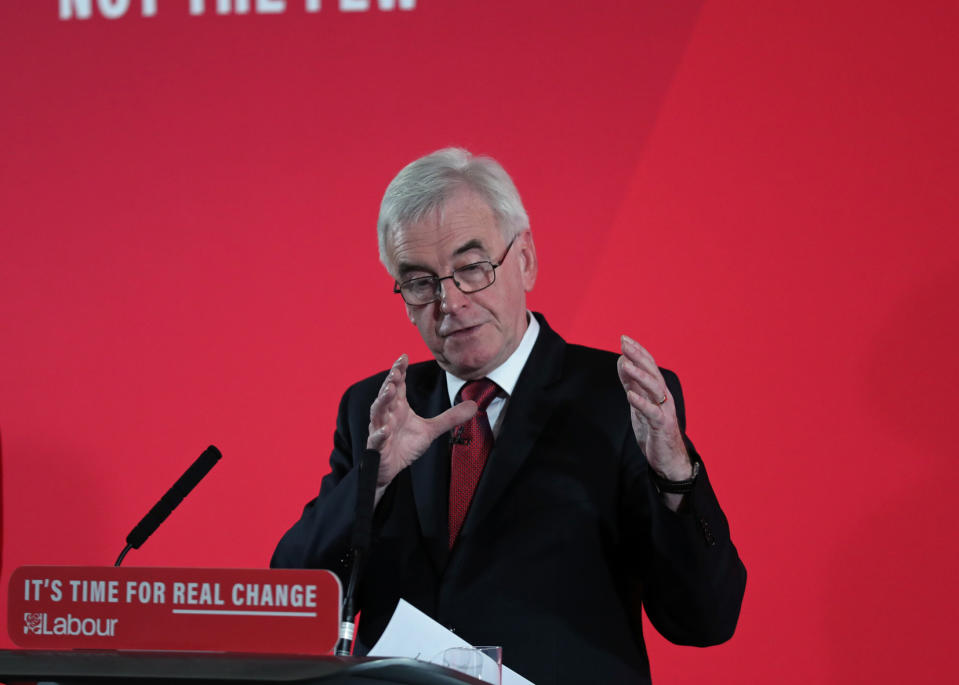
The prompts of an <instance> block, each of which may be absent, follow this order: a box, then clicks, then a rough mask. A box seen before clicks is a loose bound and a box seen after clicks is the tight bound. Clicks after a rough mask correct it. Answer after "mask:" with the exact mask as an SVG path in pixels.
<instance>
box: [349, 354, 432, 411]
mask: <svg viewBox="0 0 959 685" xmlns="http://www.w3.org/2000/svg"><path fill="white" fill-rule="evenodd" d="M389 371H390V370H389V369H384V370H382V371H379V372H377V373H375V374H373V375H372V376H368V377H366V378H364V379H363V380H360V381H356V382H355V383H353V384H352V385H351V386H350V387H348V388H347V389H346V392H344V393H343V400H342V401H343V402H345V403H349V402H350V401H351V400H352V399H353V398H356V399H359V400H362V401H364V402H367V407H369V402H372V400H373V398H375V397H376V394H377V393H378V392H379V391H380V387H381V386H382V385H383V381H384V380H385V379H386V374H387V373H389ZM437 373H442V371H441V370H440V368H439V365H438V364H437V363H436V362H435V361H426V362H417V363H415V364H410V365H409V366H408V367H407V369H406V379H407V381H406V382H407V385H410V384H414V383H421V382H424V381H427V380H430V379H432V378H435V377H436V375H437Z"/></svg>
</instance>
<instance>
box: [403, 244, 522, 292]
mask: <svg viewBox="0 0 959 685" xmlns="http://www.w3.org/2000/svg"><path fill="white" fill-rule="evenodd" d="M518 237H519V236H515V237H514V238H513V239H512V240H511V241H509V245H507V246H506V249H505V250H504V251H503V256H502V257H500V260H499V263H496V262H494V261H493V260H491V259H481V260H479V261H478V262H470V263H469V264H464V265H463V266H460V267H457V268H455V269H453V270H452V271H451V272H450V275H449V276H417V277H416V278H410V279H408V280H405V281H403V282H402V283H400V282H399V281H393V292H394V293H396V294H398V295H399V296H400V297H402V298H403V302H406V297H404V295H403V286H404V285H406V284H407V283H412V282H413V281H418V280H420V279H426V278H428V279H433V280H434V281H435V283H434V287H433V299H432V300H430V301H429V302H417V303H415V304H414V303H411V302H406V304H407V305H409V306H410V307H425V306H426V305H428V304H433V303H434V302H438V301H439V300H441V299H443V295H442V292H443V287H442V286H441V285H440V284H441V283H442V282H443V281H446V280H451V281H453V285H455V286H456V289H457V290H459V291H460V292H461V293H463V294H464V295H472V294H473V293H478V292H482V291H484V290H486V289H487V288H489V287H490V286H491V285H493V284H494V283H496V270H497V269H498V268H500V267H501V266H503V262H505V261H506V256H507V255H508V254H509V251H510V248H512V247H513V243H515V242H516V238H518ZM477 264H489V265H490V266H491V267H492V268H493V270H492V271H491V273H492V275H493V278H492V280H491V281H490V282H489V283H487V284H486V285H484V286H483V287H482V288H477V289H476V290H470V291H466V290H463V287H462V286H461V285H460V283H459V281H457V280H456V272H457V271H461V270H463V269H469V268H470V267H473V266H476V265H477Z"/></svg>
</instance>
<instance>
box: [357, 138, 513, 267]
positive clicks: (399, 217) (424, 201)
mask: <svg viewBox="0 0 959 685" xmlns="http://www.w3.org/2000/svg"><path fill="white" fill-rule="evenodd" d="M463 188H466V189H468V190H471V191H472V192H474V193H476V194H477V195H479V196H480V197H481V198H482V199H483V200H484V201H485V202H486V204H487V205H488V206H489V208H490V209H491V210H492V212H493V216H494V217H495V218H496V222H497V224H498V225H499V229H500V231H502V232H503V238H504V239H505V240H506V242H507V243H508V242H509V241H511V240H512V239H513V238H515V237H516V236H518V235H519V234H520V233H522V232H523V231H525V230H528V229H529V217H528V216H527V215H526V209H525V208H524V207H523V201H522V200H521V199H520V197H519V192H518V191H517V190H516V186H515V185H514V184H513V179H511V178H510V177H509V174H507V173H506V169H504V168H503V167H502V166H501V165H500V163H499V162H497V161H496V160H495V159H493V158H492V157H474V156H473V155H472V154H470V153H469V152H468V151H467V150H464V149H462V148H456V147H448V148H444V149H442V150H437V151H436V152H434V153H432V154H429V155H426V156H425V157H420V158H419V159H417V160H415V161H413V162H411V163H410V164H408V165H406V166H405V167H404V168H403V169H402V170H401V171H400V173H398V174H397V175H396V178H394V179H393V180H392V181H390V184H389V186H387V188H386V193H385V194H384V195H383V202H382V203H380V216H379V219H378V220H377V222H376V235H377V239H378V241H379V246H380V261H381V262H383V266H385V267H386V270H387V271H389V272H390V273H391V274H393V268H392V267H393V265H392V264H391V263H390V258H389V253H388V245H387V243H388V242H389V238H390V236H392V235H393V232H394V231H396V230H397V229H398V228H405V227H407V226H410V225H411V224H415V223H417V222H419V221H422V220H423V219H424V218H426V217H427V216H428V215H429V214H431V213H432V212H436V211H441V210H442V208H443V205H444V204H445V203H446V202H447V201H448V200H449V199H450V198H451V197H452V196H453V194H454V193H455V192H456V191H458V190H460V189H463ZM394 275H395V274H394Z"/></svg>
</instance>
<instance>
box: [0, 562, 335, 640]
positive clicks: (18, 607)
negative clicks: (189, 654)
mask: <svg viewBox="0 0 959 685" xmlns="http://www.w3.org/2000/svg"><path fill="white" fill-rule="evenodd" d="M340 596H341V588H340V581H339V579H338V578H337V577H336V576H335V575H333V574H332V573H330V572H329V571H315V570H287V569H275V570H271V569H208V568H132V567H131V568H114V567H112V566H107V567H104V566H21V567H20V568H18V569H17V570H16V571H14V572H13V575H12V576H11V578H10V585H9V598H8V603H7V607H8V611H7V630H8V631H9V633H10V637H11V638H12V639H13V641H14V642H15V643H16V644H18V645H19V646H21V647H33V648H43V649H158V650H208V651H230V652H266V653H294V654H328V653H330V652H331V651H332V650H333V648H334V646H335V645H336V640H337V631H338V627H339V621H340Z"/></svg>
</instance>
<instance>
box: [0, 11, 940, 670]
mask: <svg viewBox="0 0 959 685" xmlns="http://www.w3.org/2000/svg"><path fill="white" fill-rule="evenodd" d="M67 4H70V5H71V6H72V5H73V4H74V3H73V2H70V3H67ZM123 4H124V3H123V2H119V1H117V0H113V1H112V2H105V3H103V5H104V6H108V7H109V6H114V7H120V6H122V5H123ZM148 4H149V3H148ZM157 4H158V8H157V12H156V14H155V15H154V16H148V17H144V16H142V14H141V2H140V0H133V1H132V2H131V3H130V9H129V10H128V11H127V12H126V13H125V14H124V15H123V16H121V17H119V18H117V19H112V20H110V19H106V18H104V17H103V16H102V13H101V12H100V11H99V9H98V4H97V1H96V0H94V1H93V3H92V9H93V12H92V16H91V18H89V19H77V18H73V19H61V18H60V16H59V11H58V7H59V0H43V2H37V1H35V0H6V1H5V2H4V3H3V4H2V5H0V32H2V36H3V40H2V41H0V98H2V105H3V106H2V108H0V143H2V151H0V331H2V335H0V430H2V438H3V462H4V463H3V498H4V501H3V517H4V518H3V581H2V582H3V586H4V588H5V587H6V579H7V577H8V575H9V573H10V571H11V570H12V569H13V568H15V567H16V566H18V565H20V564H25V563H66V562H70V563H85V564H101V563H102V564H109V563H112V561H113V559H114V558H115V556H116V554H117V553H118V552H119V550H120V548H121V547H122V545H123V538H124V536H125V535H126V533H127V532H128V531H129V530H130V528H131V527H132V526H133V524H134V523H135V522H136V521H137V520H138V518H139V517H140V516H141V515H142V514H143V513H144V512H145V511H146V510H147V509H148V508H149V507H150V506H151V505H152V504H153V503H154V502H155V501H156V499H157V498H158V497H159V495H160V494H162V492H163V491H164V490H165V489H166V487H168V485H169V484H170V483H172V481H173V480H174V479H175V478H176V477H177V476H178V475H179V474H180V472H181V471H182V470H183V469H184V468H185V467H186V466H187V465H188V464H189V463H190V462H191V461H192V459H193V458H194V457H195V456H196V455H198V454H199V453H200V451H202V449H203V448H204V447H206V445H207V444H209V443H211V442H213V443H215V444H217V445H218V446H219V447H220V448H221V449H222V450H223V452H224V455H225V458H224V460H223V461H222V462H221V464H220V465H218V466H217V467H216V469H214V471H213V473H212V474H211V475H210V477H209V478H208V479H207V480H206V481H204V482H203V483H202V484H201V485H200V486H199V488H198V489H197V491H196V492H195V493H194V494H193V496H191V497H190V498H189V499H188V500H187V501H186V502H185V503H184V505H183V506H182V507H181V508H180V509H179V510H178V511H177V512H175V513H174V514H173V516H172V517H171V518H170V519H169V520H168V521H167V523H166V524H165V526H164V527H163V528H161V529H160V531H159V532H158V533H157V534H156V535H155V536H154V537H153V538H152V539H151V540H150V541H149V542H148V543H147V544H146V545H145V546H144V547H143V548H142V549H141V550H139V551H136V552H133V553H131V555H130V557H129V558H128V562H127V563H130V564H133V565H150V564H155V565H209V566H261V565H264V564H266V563H267V561H268V559H269V556H270V553H271V551H272V548H273V545H274V544H275V542H276V540H277V538H278V536H279V535H280V534H281V532H282V531H283V530H285V528H286V527H287V526H288V525H289V524H290V523H291V522H292V521H293V520H294V519H295V518H296V517H297V515H298V512H299V510H300V508H301V506H302V504H303V503H304V502H305V501H306V500H307V499H309V498H310V497H312V496H313V494H314V493H315V491H316V489H317V488H318V484H319V479H320V477H321V476H322V474H323V473H325V471H326V469H327V466H326V457H327V454H328V450H329V446H330V436H331V433H332V429H333V416H334V411H335V405H336V402H337V400H338V398H339V394H340V393H341V392H342V390H343V389H344V388H345V387H346V386H347V385H348V384H349V383H350V382H352V381H354V380H356V379H358V378H360V377H363V376H366V375H368V374H370V373H372V372H374V371H377V370H379V369H381V368H385V367H386V366H388V365H389V364H390V363H391V362H392V360H393V359H395V358H396V356H398V354H399V353H400V352H403V351H406V352H409V353H410V354H411V356H412V357H413V358H414V359H422V358H424V357H425V356H426V354H427V353H426V350H425V348H424V347H423V345H422V343H421V342H420V341H419V340H418V339H417V337H416V335H415V330H414V329H413V328H412V327H411V326H409V324H408V323H407V322H406V320H405V318H404V316H403V310H402V306H401V305H400V303H399V301H398V300H397V298H396V297H395V296H393V295H391V294H390V292H389V289H390V286H391V281H390V279H389V278H388V277H387V276H386V274H385V273H384V272H383V271H382V270H381V269H380V267H379V266H378V263H377V258H376V246H375V238H374V230H375V229H374V223H375V217H376V211H377V207H378V203H379V198H380V195H381V193H382V191H383V189H384V188H385V185H386V183H387V182H388V181H389V179H390V178H391V177H392V175H393V174H394V173H395V172H396V171H397V170H398V169H399V168H400V167H401V166H402V165H403V164H405V163H406V162H408V161H409V160H411V159H413V158H414V157H416V156H419V155H421V154H424V153H426V152H429V151H432V150H434V149H436V148H438V147H442V146H445V145H448V144H458V145H463V146H466V147H468V148H470V149H473V150H474V151H477V152H484V153H488V154H492V155H493V156H495V157H497V158H498V159H500V160H501V161H502V162H503V164H504V165H505V166H506V167H507V169H508V170H509V171H510V172H511V173H512V174H513V176H514V178H515V180H516V182H517V185H518V186H519V188H520V191H521V192H522V194H523V197H524V200H525V202H526V204H527V209H528V210H529V213H530V216H531V218H532V223H533V231H534V236H535V237H536V241H537V246H538V249H539V252H540V260H541V276H540V281H539V282H538V283H537V287H536V290H535V291H534V293H533V294H532V298H531V306H532V307H533V308H534V309H537V310H540V311H543V312H545V313H546V314H547V316H548V317H549V320H550V323H551V324H552V325H553V326H554V327H555V328H556V329H557V330H558V331H560V332H561V333H562V334H563V335H564V336H565V337H566V338H567V339H569V340H573V341H576V342H582V343H587V344H593V345H597V346H602V347H607V348H613V347H615V346H616V344H617V336H618V334H619V333H620V332H628V333H630V334H631V335H633V336H634V337H636V338H637V339H639V340H640V341H641V342H643V343H644V344H646V345H647V346H648V347H649V348H650V349H651V350H652V351H653V353H654V355H656V357H657V359H658V361H659V362H660V363H661V364H663V365H666V366H669V367H671V368H674V369H677V370H678V371H679V372H680V375H681V377H682V378H683V380H684V385H685V389H686V393H687V403H688V409H689V415H690V416H689V422H690V423H689V431H690V435H691V436H692V437H693V439H694V440H695V441H696V444H697V446H698V447H699V448H700V451H701V452H702V453H703V454H704V456H705V458H706V460H707V462H708V464H709V467H710V475H711V478H712V480H713V482H714V484H715V486H716V488H717V490H718V492H719V495H720V497H721V500H722V501H723V503H724V505H725V509H726V512H727V514H728V516H729V518H730V520H731V523H732V527H733V535H734V540H735V542H736V543H737V545H738V546H739V549H740V551H741V554H742V556H743V558H744V560H745V561H746V564H747V567H748V568H749V572H750V578H749V585H748V588H747V593H746V599H745V604H744V607H743V614H742V618H741V621H740V627H739V630H738V632H737V634H736V636H735V637H734V638H733V640H732V641H731V642H730V643H728V644H726V645H723V646H721V647H718V648H713V649H708V650H696V649H691V648H679V647H674V646H672V645H669V644H667V643H665V642H664V641H663V640H662V639H661V638H659V637H658V636H652V637H650V638H649V642H650V651H651V659H652V664H653V675H654V679H655V680H656V681H657V682H660V683H701V682H723V683H771V682H777V683H810V682H817V683H849V682H913V683H920V682H922V683H926V682H929V683H931V682H938V681H939V680H940V679H941V678H942V677H948V676H947V675H946V674H947V673H949V672H952V670H953V661H952V660H951V659H949V656H950V651H949V650H950V647H951V643H952V636H953V635H954V633H955V628H954V624H955V618H954V617H955V615H956V610H957V608H959V606H957V605H959V602H957V597H959V591H957V590H956V584H955V582H954V581H955V578H956V577H957V575H959V553H957V550H956V545H955V532H954V526H955V524H954V522H953V518H954V510H955V505H954V504H953V502H954V499H955V495H954V493H955V491H956V479H957V476H959V469H957V467H956V461H955V458H954V455H955V446H954V442H953V435H952V433H953V431H952V430H951V425H950V424H951V423H952V422H953V421H954V418H953V415H954V412H955V409H956V405H957V402H956V400H955V396H956V387H957V385H959V363H957V361H956V352H955V348H956V343H957V338H959V336H957V322H956V314H955V310H956V302H957V294H959V262H957V247H959V239H957V237H956V230H955V227H956V225H957V210H956V202H955V195H956V186H957V183H956V182H957V176H959V174H957V161H956V160H957V130H956V128H957V127H956V121H957V103H959V98H957V93H956V68H957V52H956V35H957V28H959V22H957V14H959V10H957V5H956V3H955V2H947V1H941V2H934V1H928V2H919V3H913V4H912V5H910V6H909V7H908V8H906V7H905V6H903V5H902V4H901V3H894V2H874V3H867V4H864V3H858V2H849V1H846V0H842V1H837V2H833V3H828V4H826V3H822V4H820V3H809V2H777V3H750V2H739V3H737V2H712V1H710V0H704V1H700V2H695V1H692V0H683V1H674V2H669V3H661V2H652V1H649V0H641V1H640V0H629V1H627V0H618V1H617V0H604V1H602V2H574V1H572V0H569V1H566V2H547V1H546V0H519V1H517V0H513V1H511V2H508V1H506V0H482V1H481V0H456V1H455V2H454V1H452V0H418V1H417V2H416V3H415V5H416V6H415V9H412V10H407V11H400V10H394V11H380V10H379V9H378V8H377V5H376V3H375V2H374V3H373V7H372V8H371V9H370V10H368V11H365V12H343V11H341V10H340V9H339V6H338V1H337V0H326V2H324V3H322V5H323V8H322V10H321V11H320V12H318V13H306V12H305V11H304V6H305V5H304V3H303V2H300V1H299V0H289V1H288V2H286V6H287V9H286V11H285V12H283V13H280V14H272V15H265V14H258V13H256V12H255V11H250V12H249V13H247V14H244V15H236V14H228V15H221V14H218V13H217V12H216V11H215V5H216V3H215V1H214V0H208V1H207V2H206V5H207V6H208V7H207V8H206V11H205V13H203V14H202V15H191V14H190V11H189V6H190V3H189V2H188V0H158V3H157ZM251 5H254V9H255V5H256V3H255V2H252V3H251ZM950 227H951V228H950ZM344 284H348V285H346V286H344ZM4 601H5V600H4ZM2 608H3V607H0V609H2ZM0 644H4V645H6V646H10V643H9V640H7V639H6V637H5V636H4V642H2V643H0ZM508 661H509V658H508V655H507V662H508Z"/></svg>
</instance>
